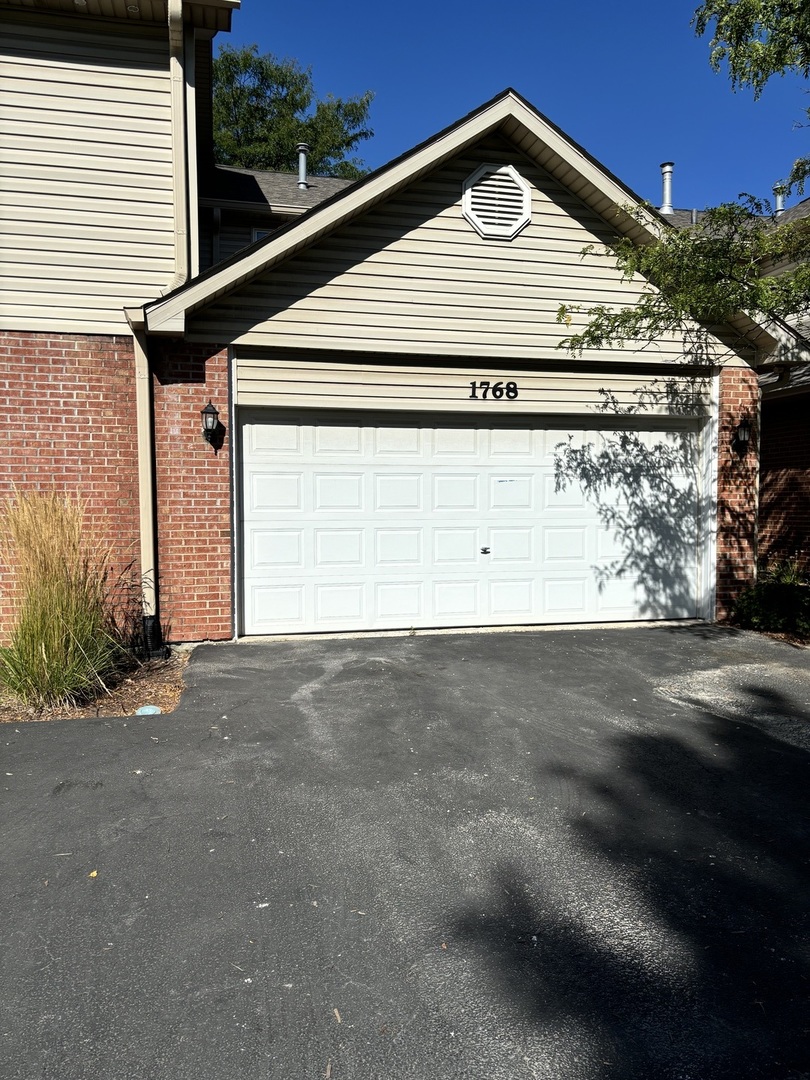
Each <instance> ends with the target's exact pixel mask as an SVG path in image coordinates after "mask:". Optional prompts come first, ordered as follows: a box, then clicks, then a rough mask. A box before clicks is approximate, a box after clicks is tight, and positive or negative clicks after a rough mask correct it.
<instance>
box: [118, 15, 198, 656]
mask: <svg viewBox="0 0 810 1080" xmlns="http://www.w3.org/2000/svg"><path fill="white" fill-rule="evenodd" d="M167 12H168V24H169V80H170V82H169V85H170V94H171V121H170V123H171V141H172V200H173V208H174V276H173V277H172V279H171V281H170V282H169V283H168V285H167V291H170V290H172V289H176V288H177V287H178V286H179V285H184V284H185V283H186V281H187V280H188V275H189V244H188V221H189V198H188V183H189V173H188V157H187V153H188V149H187V131H186V128H187V122H186V75H185V33H184V30H183V0H168V3H167ZM125 314H126V317H127V320H128V322H129V325H130V326H131V327H132V346H133V351H134V356H135V417H136V432H137V453H138V526H139V534H140V551H141V565H140V571H141V603H142V632H143V642H144V650H145V652H146V655H147V656H157V655H159V654H160V653H161V652H162V650H163V642H162V634H161V628H160V617H159V607H158V584H157V507H156V497H155V466H154V436H153V409H152V373H151V371H150V370H149V356H148V353H147V349H146V334H145V321H144V314H143V310H142V309H140V308H127V309H125Z"/></svg>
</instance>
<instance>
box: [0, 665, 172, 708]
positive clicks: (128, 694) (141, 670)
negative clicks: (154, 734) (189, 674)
mask: <svg viewBox="0 0 810 1080" xmlns="http://www.w3.org/2000/svg"><path fill="white" fill-rule="evenodd" d="M189 655H190V653H188V652H186V651H183V652H173V653H172V654H171V656H170V657H169V658H168V659H167V660H150V661H148V662H147V663H145V664H141V665H139V666H138V667H137V668H134V669H132V670H131V671H128V672H127V673H126V674H125V675H123V676H121V678H120V680H119V681H118V682H117V683H115V685H111V686H110V687H109V688H108V692H107V693H104V692H102V693H101V695H100V696H99V697H97V698H95V699H94V700H93V701H91V702H87V703H86V704H84V705H73V706H58V707H54V708H48V709H32V708H30V707H29V706H27V705H22V704H21V703H20V702H18V701H17V700H16V699H14V698H13V697H11V696H10V695H5V696H3V695H2V692H0V723H2V724H27V723H30V722H32V721H40V720H75V719H82V718H84V719H86V718H94V717H102V716H133V715H134V714H135V713H136V712H137V710H138V709H139V708H141V706H142V705H157V706H158V707H159V709H160V711H161V712H163V713H170V712H172V711H173V710H174V709H176V708H177V704H178V702H179V701H180V695H181V694H182V692H183V689H184V686H185V684H184V682H183V672H184V670H185V667H186V664H187V663H188V658H189Z"/></svg>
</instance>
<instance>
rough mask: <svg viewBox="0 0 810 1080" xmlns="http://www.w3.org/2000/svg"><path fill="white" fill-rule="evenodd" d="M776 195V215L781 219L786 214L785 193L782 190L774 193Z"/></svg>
mask: <svg viewBox="0 0 810 1080" xmlns="http://www.w3.org/2000/svg"><path fill="white" fill-rule="evenodd" d="M774 194H775V196H776V207H775V209H774V213H775V214H776V216H777V217H781V216H782V214H784V212H785V193H784V191H782V190H781V189H780V190H779V191H776V192H774Z"/></svg>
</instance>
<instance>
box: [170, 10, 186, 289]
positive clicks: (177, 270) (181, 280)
mask: <svg viewBox="0 0 810 1080" xmlns="http://www.w3.org/2000/svg"><path fill="white" fill-rule="evenodd" d="M166 6H167V9H168V16H169V77H170V80H171V99H172V100H171V104H172V114H171V125H172V132H171V135H172V196H173V199H174V277H173V278H172V280H171V281H170V282H169V286H168V291H171V290H172V289H176V288H177V287H178V285H185V283H186V281H188V267H189V253H188V158H187V156H186V155H187V150H186V144H187V133H186V126H187V125H186V75H185V49H184V45H185V34H184V33H183V0H168V4H167V5H166Z"/></svg>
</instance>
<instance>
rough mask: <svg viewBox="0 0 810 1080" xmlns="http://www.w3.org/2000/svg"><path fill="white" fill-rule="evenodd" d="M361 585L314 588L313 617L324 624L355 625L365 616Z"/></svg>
mask: <svg viewBox="0 0 810 1080" xmlns="http://www.w3.org/2000/svg"><path fill="white" fill-rule="evenodd" d="M364 595H365V588H364V586H363V584H362V583H360V582H357V583H356V584H347V585H316V586H315V617H316V619H317V620H318V621H322V622H324V623H329V622H339V623H346V622H348V623H355V622H357V621H358V620H360V619H362V618H363V615H364V614H365V604H364Z"/></svg>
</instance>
